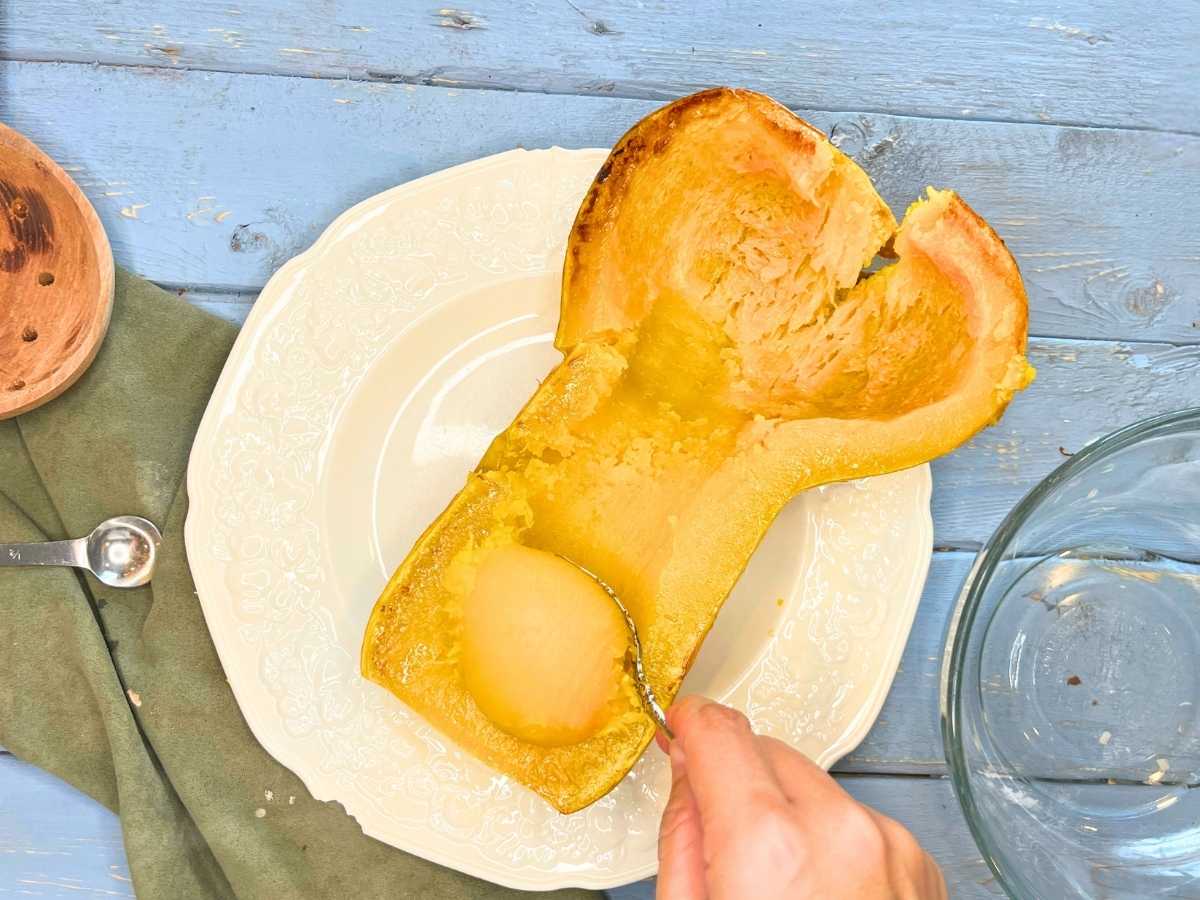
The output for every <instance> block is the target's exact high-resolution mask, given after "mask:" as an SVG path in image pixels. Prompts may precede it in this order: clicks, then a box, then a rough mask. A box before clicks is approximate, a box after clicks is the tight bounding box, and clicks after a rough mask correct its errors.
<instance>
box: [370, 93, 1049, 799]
mask: <svg viewBox="0 0 1200 900" xmlns="http://www.w3.org/2000/svg"><path fill="white" fill-rule="evenodd" d="M881 251H882V252H886V253H887V254H888V255H889V256H892V257H894V262H892V263H891V264H890V265H886V266H885V267H883V268H881V269H880V270H879V271H877V272H875V273H874V274H871V275H869V276H864V274H863V270H864V269H866V268H867V267H869V266H870V265H871V263H872V261H873V260H874V259H875V257H876V254H878V253H880V252H881ZM1026 316H1027V313H1026V301H1025V293H1024V290H1023V288H1022V285H1021V279H1020V276H1019V274H1018V272H1017V267H1016V264H1015V263H1014V262H1013V259H1012V257H1011V255H1010V254H1009V253H1008V251H1007V250H1006V249H1005V247H1004V245H1003V243H1002V242H1001V241H1000V239H999V238H998V237H997V236H996V234H995V233H994V232H993V231H992V229H991V228H989V227H988V225H987V224H986V223H985V222H984V221H983V220H982V219H981V218H980V217H979V216H977V215H976V214H975V213H974V212H973V211H972V210H971V209H970V208H969V207H968V206H967V205H966V204H965V203H964V202H963V201H962V200H961V199H960V198H959V197H958V196H957V195H956V194H954V193H952V192H950V191H938V190H933V189H930V190H929V191H928V192H927V195H926V197H925V198H924V199H922V200H919V201H918V202H916V203H914V204H913V205H912V206H911V207H910V208H909V210H908V213H907V215H906V216H905V218H904V221H903V223H901V224H900V225H899V226H897V224H896V221H895V219H894V218H893V216H892V213H891V211H890V210H889V209H888V207H887V205H886V204H885V203H884V202H883V201H882V200H881V199H880V197H879V196H878V194H876V192H875V190H874V188H873V187H872V186H871V183H870V181H869V179H868V178H867V176H866V174H865V173H864V172H863V171H862V170H861V169H860V168H859V167H858V166H857V165H856V164H855V163H854V162H853V161H852V160H851V159H849V158H848V157H846V156H845V155H843V154H842V153H841V152H839V151H838V150H837V148H835V147H834V146H833V145H832V144H830V143H829V141H828V140H826V138H825V136H824V135H822V134H821V133H820V132H819V131H817V130H816V129H814V128H812V127H811V126H809V125H808V124H807V123H805V122H803V121H802V120H800V119H798V118H796V117H795V116H794V115H793V114H792V113H790V112H788V111H787V110H786V109H784V108H783V107H781V106H779V105H778V104H776V103H774V102H773V101H772V100H770V99H769V98H767V97H764V96H762V95H760V94H755V93H752V92H749V91H739V90H730V89H725V88H722V89H715V90H710V91H704V92H702V93H699V94H695V95H693V96H691V97H686V98H684V99H682V100H679V101H677V102H675V103H672V104H670V105H669V106H666V107H664V108H662V109H660V110H658V111H656V112H654V113H652V114H651V115H649V116H648V117H646V118H645V119H643V120H642V121H641V122H639V123H638V124H637V125H635V126H634V128H633V129H632V130H631V131H630V132H629V133H628V134H626V135H625V137H623V138H622V139H621V141H620V142H619V143H618V144H617V146H616V147H614V148H613V151H612V153H611V154H610V156H609V158H608V160H607V161H606V162H605V164H604V165H603V167H602V168H601V169H600V172H599V174H598V175H597V176H596V180H595V182H594V183H593V185H592V187H591V189H590V190H589V191H588V193H587V196H586V197H585V199H584V201H583V204H582V206H581V207H580V210H579V214H578V217H577V218H576V220H575V224H574V226H573V228H572V230H571V234H570V238H569V241H568V245H567V255H566V261H565V264H564V268H563V288H562V310H561V316H560V323H559V329H558V334H557V336H556V340H555V344H556V346H557V347H558V349H559V350H561V351H562V353H563V357H564V358H563V361H562V363H560V364H559V365H558V366H557V367H556V368H555V369H554V370H553V371H552V372H551V373H550V374H549V375H548V376H547V377H546V379H545V380H544V381H543V382H542V384H541V385H540V386H539V388H538V389H537V391H536V392H535V393H534V395H533V396H532V398H531V399H530V400H529V402H528V403H527V405H526V406H525V408H524V409H523V410H521V412H520V413H519V414H518V415H517V417H516V419H515V420H514V421H513V423H512V424H511V425H510V426H509V427H508V429H507V430H505V431H504V432H503V433H502V434H501V435H499V436H498V437H497V438H496V440H495V442H494V443H493V444H492V446H491V447H490V449H489V450H488V451H487V453H486V454H485V456H484V458H483V460H482V461H481V462H480V464H479V466H478V467H477V468H476V470H475V471H474V472H473V473H472V474H471V475H470V476H469V477H468V479H467V484H466V486H465V487H464V488H463V490H462V491H461V492H460V493H459V494H458V496H457V497H455V498H454V500H453V501H451V503H450V505H449V506H448V507H447V509H446V510H445V511H444V512H443V513H442V514H441V515H440V516H439V517H438V518H437V519H436V520H435V521H434V522H433V523H432V524H431V525H430V526H429V528H428V530H427V531H426V532H425V534H424V535H422V537H421V538H420V540H418V542H417V543H416V545H415V546H414V547H413V549H412V550H411V551H410V553H409V555H408V557H407V558H406V559H405V560H404V562H403V563H402V565H401V566H400V568H399V569H398V570H397V571H396V573H395V575H394V576H393V577H392V579H391V581H390V582H389V583H388V585H387V587H386V589H385V590H384V592H383V594H382V595H381V597H380V598H379V601H378V602H377V604H376V606H375V609H374V612H373V613H372V616H371V619H370V622H369V623H368V626H367V630H366V635H365V637H364V641H363V652H362V670H363V673H364V675H365V676H366V677H368V678H370V679H371V680H373V681H376V682H378V683H379V684H381V685H383V686H384V687H386V688H388V689H389V690H390V691H392V692H393V693H394V694H395V695H396V696H397V697H399V698H400V699H401V700H403V701H404V702H405V703H407V704H408V705H410V706H411V707H413V708H414V709H416V710H417V711H418V712H419V713H421V714H422V715H423V716H425V718H427V719H428V720H429V721H430V722H432V723H433V724H434V725H436V726H437V727H438V728H439V729H441V730H442V731H443V732H444V733H446V734H447V735H448V736H449V737H451V738H453V739H454V740H455V741H457V742H458V743H459V744H460V745H461V746H463V747H464V748H466V749H467V750H469V751H471V752H472V753H474V754H475V755H476V756H478V757H479V758H480V759H482V760H484V761H485V762H487V763H488V764H489V765H491V766H493V767H495V768H496V769H498V770H500V771H502V772H505V773H507V774H509V775H511V776H512V777H514V778H515V779H517V780H518V781H520V782H521V783H523V784H525V785H527V786H528V787H530V788H532V789H533V790H535V791H537V792H538V793H539V794H541V795H542V796H543V797H544V798H545V799H546V800H547V801H548V802H549V803H551V804H553V805H554V806H555V807H557V808H558V809H559V810H561V811H562V812H571V811H573V810H577V809H580V808H581V807H584V806H586V805H588V804H589V803H591V802H593V801H594V800H596V799H597V798H599V797H601V796H603V795H604V794H605V793H607V792H608V791H609V790H610V789H611V788H612V787H613V786H614V785H615V784H616V783H617V782H618V781H619V780H620V779H621V778H622V777H623V776H624V774H625V773H626V772H627V771H628V770H629V768H630V767H631V766H632V765H633V763H634V762H635V761H636V760H637V758H638V756H639V755H640V754H641V752H642V750H643V749H644V748H645V746H646V744H647V743H648V742H649V740H650V739H651V737H652V736H653V733H654V725H653V723H652V722H651V720H650V719H649V718H648V717H647V716H646V715H645V714H644V712H643V711H642V710H641V708H640V706H639V705H638V701H637V695H636V693H635V692H634V691H633V690H632V688H631V686H630V684H629V682H628V675H627V673H624V672H623V671H621V670H620V666H619V665H614V658H615V657H614V654H615V651H616V647H617V644H616V643H615V642H616V641H617V640H618V639H619V637H620V636H619V634H618V631H617V628H616V626H617V625H620V624H621V623H620V620H619V619H616V618H613V616H608V615H606V614H604V612H603V607H602V606H601V605H598V604H599V599H600V597H599V596H598V595H596V594H595V593H594V592H591V591H590V589H589V586H588V585H587V584H586V582H581V581H579V580H578V579H579V578H581V577H582V578H587V577H588V576H586V574H582V575H581V574H580V573H579V570H578V569H576V568H575V566H572V565H571V564H570V563H566V562H563V560H571V561H572V562H573V563H574V564H576V565H577V566H579V567H583V568H584V569H586V570H588V571H590V572H594V573H596V575H597V576H598V577H599V578H601V579H603V580H604V582H606V583H607V584H608V585H611V586H612V588H613V589H614V590H615V591H616V593H617V594H618V596H620V597H621V598H622V601H623V602H624V603H625V605H626V606H627V607H628V608H629V610H630V612H631V613H632V614H633V617H634V619H635V621H636V623H637V626H638V631H639V634H640V636H641V641H642V649H643V657H644V661H645V665H646V671H647V674H648V676H649V678H650V681H651V683H652V685H653V686H654V689H655V692H656V694H657V696H658V698H659V699H660V700H661V701H663V702H669V701H670V699H671V698H672V697H673V696H674V695H675V693H676V692H677V690H678V689H679V685H680V682H681V681H682V680H683V676H684V675H685V674H686V672H687V668H688V666H689V665H690V663H691V660H692V659H693V658H694V656H695V654H696V652H697V650H698V649H699V646H700V644H701V642H702V641H703V639H704V636H705V634H706V633H707V632H708V630H709V628H710V627H711V625H712V623H713V620H714V618H715V617H716V615H717V613H718V611H719V610H720V608H721V604H722V602H723V601H724V600H725V598H726V596H727V595H728V594H729V592H730V590H731V588H732V587H733V585H734V583H735V582H736V581H737V578H738V576H739V575H740V573H741V572H742V570H743V568H744V567H745V565H746V563H747V561H748V560H749V558H750V555H751V553H752V552H753V551H754V548H755V547H756V546H757V545H758V542H759V541H760V540H761V538H762V536H763V534H764V533H765V532H766V530H767V528H768V527H769V526H770V524H771V521H772V520H773V519H774V518H775V516H776V514H777V513H778V512H779V510H780V509H781V508H782V507H783V506H784V504H786V503H787V502H788V500H790V499H791V498H792V497H794V496H795V495H796V494H797V493H799V492H801V491H803V490H806V489H808V488H811V487H814V486H816V485H820V484H825V483H828V482H833V481H841V480H845V479H850V478H858V477H863V476H867V475H876V474H882V473H885V472H891V471H895V470H898V469H903V468H907V467H909V466H913V465H917V464H919V463H922V462H925V461H926V460H929V459H932V458H933V457H935V456H939V455H941V454H943V453H946V452H948V451H950V450H952V449H954V448H955V447H956V446H958V445H959V444H960V443H962V442H963V441H965V440H966V439H967V438H969V437H970V436H971V435H972V434H974V433H975V432H976V431H978V430H979V429H980V428H982V427H984V426H985V425H987V424H989V423H991V422H993V421H995V420H996V419H997V418H998V417H999V416H1000V414H1001V413H1002V411H1003V410H1004V408H1005V406H1006V405H1007V404H1008V402H1009V400H1010V399H1011V398H1012V396H1013V394H1014V392H1016V391H1018V390H1020V389H1021V388H1023V387H1024V386H1025V385H1026V384H1027V383H1028V382H1029V380H1030V379H1031V378H1032V374H1033V373H1032V369H1031V368H1030V367H1029V366H1028V364H1027V363H1026V361H1025V357H1024V349H1025V340H1026ZM505 548H510V549H507V550H506V549H505ZM512 548H521V549H512ZM547 558H548V559H550V560H554V561H555V562H556V563H561V564H562V566H565V568H562V567H560V566H559V565H551V564H550V563H548V562H547ZM489 560H491V562H488V561H489ZM497 560H499V562H497ZM480 585H482V587H480ZM614 615H615V608H614ZM539 622H541V623H542V624H540V625H539V624H538V623H539ZM518 626H519V628H518ZM526 628H532V629H533V631H532V633H529V632H526V631H525V629H526ZM523 634H524V635H527V636H526V637H524V638H522V637H521V635H523ZM556 635H557V637H556ZM522 640H524V641H525V643H524V644H523V645H522V644H520V643H519V642H520V641H522ZM622 664H623V663H622ZM555 672H557V673H559V674H560V677H559V678H558V679H555V678H553V676H552V674H551V673H555Z"/></svg>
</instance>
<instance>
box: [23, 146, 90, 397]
mask: <svg viewBox="0 0 1200 900" xmlns="http://www.w3.org/2000/svg"><path fill="white" fill-rule="evenodd" d="M0 297H3V298H4V302H3V304H0V419H7V418H9V417H11V416H16V415H19V414H21V413H23V412H26V411H28V410H31V409H33V408H34V407H37V406H41V405H42V404H43V403H45V402H46V401H48V400H52V399H53V398H55V397H57V396H58V395H59V394H61V393H62V392H63V391H65V390H66V389H67V388H69V387H70V386H71V385H72V384H74V383H75V380H76V379H77V378H79V376H80V375H82V374H83V373H84V371H85V370H86V369H87V367H88V366H89V365H90V364H91V362H92V360H93V359H94V358H95V356H96V352H97V351H98V350H99V349H100V342H101V340H103V338H104V334H105V332H107V331H108V320H109V316H110V315H111V313H112V302H113V257H112V250H111V249H110V248H109V245H108V238H107V237H106V236H105V234H104V229H103V228H102V227H101V225H100V219H99V218H98V217H97V216H96V211H95V210H94V209H93V208H92V205H91V203H89V202H88V200H87V198H86V197H85V196H84V195H83V192H82V191H80V190H79V187H78V186H77V185H76V184H75V182H73V181H72V180H71V178H70V176H68V175H67V173H66V172H64V171H63V170H62V168H61V167H59V166H58V164H57V163H55V162H54V160H52V159H51V158H50V157H48V156H47V155H46V154H45V153H43V152H42V151H41V150H40V149H39V148H38V147H37V146H36V145H35V144H34V143H33V142H32V141H30V140H29V139H28V138H26V137H25V136H24V135H22V134H20V133H18V132H16V131H13V130H12V129H11V128H8V127H7V126H5V125H4V124H3V123H0Z"/></svg>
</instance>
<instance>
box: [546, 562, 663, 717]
mask: <svg viewBox="0 0 1200 900" xmlns="http://www.w3.org/2000/svg"><path fill="white" fill-rule="evenodd" d="M563 559H566V557H563ZM567 562H569V563H571V565H573V566H576V567H577V568H579V569H581V570H583V571H584V572H586V573H587V574H588V575H589V576H591V577H592V578H593V579H595V581H596V584H598V585H600V587H602V588H604V593H606V594H608V596H609V598H610V599H611V600H612V602H613V603H615V604H616V606H617V609H619V610H620V611H621V617H622V618H623V619H625V627H626V628H628V629H629V651H630V655H631V656H632V658H633V680H634V683H635V684H637V689H638V695H639V696H640V697H641V698H642V706H643V707H644V708H645V710H646V712H647V713H648V714H649V716H650V718H651V719H653V720H654V724H655V725H657V726H658V727H659V729H660V730H661V731H662V733H663V734H665V735H666V736H667V740H670V741H673V740H675V733H674V732H673V731H671V728H670V726H669V725H667V714H666V713H665V712H663V708H662V707H661V706H660V705H659V703H658V698H657V697H655V696H654V688H653V687H651V686H650V680H649V679H648V678H647V677H646V667H645V666H644V665H643V664H642V642H641V639H640V638H639V637H638V630H637V624H636V623H635V622H634V621H633V615H632V614H631V613H630V612H629V609H628V608H627V607H626V606H625V604H624V603H622V602H621V598H620V597H618V596H617V592H616V591H614V590H613V589H612V588H611V587H609V585H608V583H607V582H606V581H605V580H604V579H603V578H601V577H600V576H598V575H597V574H596V573H595V572H593V571H591V570H590V569H585V568H584V567H583V566H581V565H579V563H577V562H574V561H573V560H567Z"/></svg>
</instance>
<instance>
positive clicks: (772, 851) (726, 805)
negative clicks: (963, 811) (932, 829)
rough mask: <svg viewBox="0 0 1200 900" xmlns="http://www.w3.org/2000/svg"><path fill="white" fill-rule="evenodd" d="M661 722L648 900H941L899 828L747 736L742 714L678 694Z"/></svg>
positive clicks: (938, 878) (932, 870)
mask: <svg viewBox="0 0 1200 900" xmlns="http://www.w3.org/2000/svg"><path fill="white" fill-rule="evenodd" d="M667 719H668V722H669V724H670V726H671V730H672V731H674V733H675V740H673V741H671V742H670V746H669V747H664V749H667V751H668V753H669V754H670V757H671V798H670V800H669V801H668V803H667V808H666V810H665V811H664V812H663V819H662V829H661V831H660V832H659V839H658V858H659V869H658V890H657V900H746V898H754V900H785V898H787V900H792V898H821V900H837V898H854V900H945V898H946V896H947V895H946V885H945V882H944V881H943V880H942V874H941V872H940V871H939V869H938V867H937V865H936V864H935V863H934V862H933V860H932V859H930V858H929V856H928V855H927V854H926V853H925V851H924V850H922V849H921V846H920V845H919V844H918V843H917V841H916V839H915V838H914V837H913V836H912V835H911V834H910V833H909V832H908V830H907V829H905V828H904V827H903V826H902V825H900V824H899V823H898V822H895V821H893V820H892V819H889V818H888V817H887V816H884V815H881V814H880V813H877V812H875V810H873V809H870V808H868V807H866V806H863V805H862V804H861V803H859V802H858V801H857V800H855V799H854V798H853V797H851V796H850V795H849V794H847V793H846V792H845V791H844V790H842V788H841V787H840V786H839V785H838V783H837V782H836V781H834V780H833V779H832V778H830V777H829V775H828V774H826V773H825V772H824V771H823V770H822V769H821V768H820V767H819V766H817V765H816V764H814V763H813V762H812V761H811V760H809V759H808V758H807V757H806V756H804V755H803V754H802V753H799V752H797V751H796V750H793V749H792V748H791V747H789V746H787V745H786V744H784V743H783V742H782V741H777V740H775V739H774V738H770V737H763V736H760V735H756V734H754V732H753V731H751V729H750V723H749V722H748V721H747V719H746V717H745V716H743V715H742V714H741V713H739V712H737V711H736V710H733V709H730V708H729V707H727V706H722V705H721V704H719V703H713V702H712V701H710V700H706V699H704V698H702V697H687V698H685V699H683V700H682V701H680V702H679V703H677V704H675V705H674V706H673V707H671V710H670V712H669V713H668V715H667ZM665 741H666V739H665V738H663V737H662V736H661V735H660V736H659V742H660V746H662V745H663V744H665Z"/></svg>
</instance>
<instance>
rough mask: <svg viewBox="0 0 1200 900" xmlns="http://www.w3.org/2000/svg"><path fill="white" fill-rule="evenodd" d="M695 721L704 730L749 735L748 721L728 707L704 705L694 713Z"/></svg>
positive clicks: (711, 704) (713, 704)
mask: <svg viewBox="0 0 1200 900" xmlns="http://www.w3.org/2000/svg"><path fill="white" fill-rule="evenodd" d="M696 721H697V722H698V723H699V724H700V725H702V726H703V727H704V728H705V729H712V730H720V731H732V732H737V733H745V734H750V733H751V730H750V721H749V720H748V719H747V718H746V717H745V716H744V715H742V714H741V713H740V712H738V711H737V710H736V709H731V708H730V707H728V706H723V705H722V704H720V703H706V704H704V705H703V706H701V707H700V709H699V710H697V711H696Z"/></svg>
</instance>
